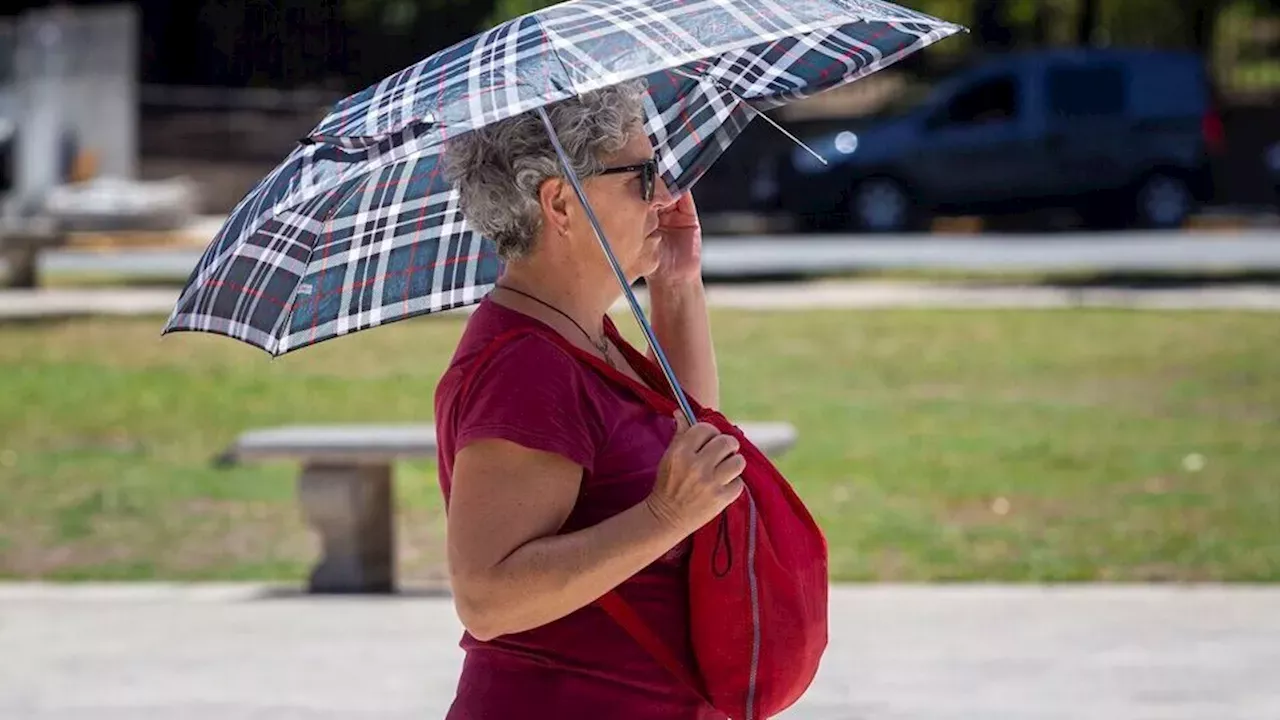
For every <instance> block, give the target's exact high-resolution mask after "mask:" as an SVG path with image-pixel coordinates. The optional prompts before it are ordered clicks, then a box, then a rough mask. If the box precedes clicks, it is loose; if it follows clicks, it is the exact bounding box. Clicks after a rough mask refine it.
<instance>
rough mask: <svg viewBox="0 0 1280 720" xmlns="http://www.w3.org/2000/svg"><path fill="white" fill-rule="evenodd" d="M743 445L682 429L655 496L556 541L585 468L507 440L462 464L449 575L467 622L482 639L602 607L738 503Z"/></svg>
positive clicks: (467, 452) (477, 450)
mask: <svg viewBox="0 0 1280 720" xmlns="http://www.w3.org/2000/svg"><path fill="white" fill-rule="evenodd" d="M737 450H738V445H737V441H736V440H735V439H734V438H733V437H732V436H730V435H721V434H720V433H719V432H718V431H716V429H715V428H714V427H712V426H710V425H705V424H699V425H695V426H694V427H693V428H688V427H686V426H685V425H684V424H683V422H681V423H680V430H679V432H678V434H677V436H676V439H675V440H674V441H673V442H672V444H671V447H670V448H669V449H668V451H667V454H666V456H664V458H663V462H662V467H661V468H660V470H659V477H658V481H657V483H656V485H655V488H654V491H653V493H652V494H651V495H650V496H649V497H648V498H647V499H646V500H645V501H644V502H641V503H638V504H637V505H635V506H634V507H632V508H630V509H628V510H625V511H623V512H621V513H619V514H617V515H615V516H613V517H611V518H609V519H608V520H605V521H604V522H601V523H599V524H597V525H593V526H591V527H589V528H586V529H584V530H580V531H577V532H572V533H566V534H563V535H560V534H557V533H559V531H560V528H561V527H562V526H563V525H564V521H565V519H566V518H568V516H569V512H570V511H571V510H572V508H573V506H574V502H575V501H576V499H577V495H578V487H579V484H580V483H581V478H582V468H581V467H580V466H579V465H577V464H576V463H574V462H572V461H570V460H568V459H566V458H564V457H561V456H559V455H556V454H552V453H547V452H542V451H537V450H531V449H528V448H525V447H523V446H521V445H518V444H516V443H512V442H509V441H506V440H483V441H479V442H476V443H474V444H471V445H468V446H467V447H466V448H464V449H463V450H462V451H461V452H459V453H458V456H457V459H456V460H455V463H454V472H453V484H452V492H451V494H450V500H449V513H448V537H449V541H448V545H449V568H450V577H451V579H452V582H453V590H454V598H455V599H454V602H455V604H456V606H457V610H458V616H459V617H460V618H461V620H462V622H463V625H465V626H466V628H467V630H468V631H469V632H470V633H471V634H472V635H474V636H475V637H476V638H478V639H480V640H489V639H492V638H495V637H498V636H500V635H507V634H511V633H516V632H521V631H524V630H529V629H532V628H535V627H539V626H541V625H545V624H547V623H549V622H552V621H555V620H558V619H560V618H562V617H564V616H566V615H568V614H570V613H572V612H574V611H575V610H578V609H580V608H582V607H585V606H586V605H588V604H590V603H592V602H594V601H595V600H596V599H598V598H599V597H600V596H602V595H604V594H605V593H607V592H609V591H610V590H612V589H613V588H615V587H617V586H618V585H620V584H622V583H623V582H624V581H626V580H627V579H628V578H630V577H631V576H633V575H635V574H636V573H638V572H639V571H641V570H643V569H644V568H645V567H646V566H648V565H649V564H651V563H652V562H654V561H655V560H657V559H658V558H659V557H661V556H662V555H663V554H664V553H666V552H667V551H668V550H670V549H671V548H673V547H675V546H676V545H677V544H679V543H680V542H681V541H682V540H683V539H684V538H686V537H688V536H689V534H691V533H692V532H693V531H694V530H695V529H697V528H698V527H700V526H701V525H703V524H705V523H706V522H707V521H709V520H710V519H711V518H712V517H714V516H715V515H716V514H717V513H719V512H720V511H721V510H722V509H723V508H724V507H725V506H727V505H728V504H729V503H730V502H732V501H733V499H734V498H736V497H737V495H738V493H739V492H740V491H741V489H740V485H741V483H740V481H738V480H736V478H737V476H738V474H739V473H741V471H742V467H743V461H742V458H741V456H739V455H737Z"/></svg>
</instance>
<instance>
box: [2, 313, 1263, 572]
mask: <svg viewBox="0 0 1280 720" xmlns="http://www.w3.org/2000/svg"><path fill="white" fill-rule="evenodd" d="M159 327H160V320H159V319H155V318H153V319H128V320H124V319H120V320H108V319H95V320H83V321H68V322H61V323H44V324H10V325H4V326H0V398H3V401H2V402H0V576H3V577H10V578H52V579H83V578H108V579H134V578H147V579H150V578H163V579H235V578H270V579H280V580H286V581H297V580H300V579H301V578H303V577H305V572H306V570H307V568H308V566H309V563H310V561H311V560H312V558H313V557H314V556H315V553H316V547H315V545H316V543H315V540H314V538H313V537H312V535H311V534H310V533H309V532H308V530H307V529H306V527H305V526H304V525H303V523H302V521H301V519H300V517H299V514H298V510H297V505H296V502H295V494H294V493H295V487H294V478H295V470H296V468H295V467H294V466H293V465H291V464H287V463H280V464H271V465H264V466H245V467H238V468H234V469H215V468H214V467H213V466H212V465H211V460H212V458H213V457H214V456H215V455H216V454H217V453H218V452H220V451H221V450H222V449H223V448H224V447H226V445H227V444H229V443H230V442H231V440H232V439H233V438H234V437H235V435H236V434H237V433H238V432H240V431H242V430H244V429H247V428H251V427H257V426H266V425H274V424H281V423H322V422H397V421H408V422H424V421H430V419H431V417H430V416H431V399H432V390H433V387H434V383H435V381H436V379H437V378H438V376H439V374H440V372H441V370H442V369H443V367H444V364H445V362H446V360H447V358H448V356H449V354H450V353H451V352H452V348H453V345H454V342H455V341H456V338H457V336H458V333H459V332H460V329H461V321H460V320H458V319H456V318H429V319H423V320H417V321H409V322H404V323H399V324H396V325H393V326H390V327H387V328H383V329H379V330H374V331H368V332H364V333H361V334H359V335H356V336H354V337H351V338H345V339H340V340H335V341H331V342H328V343H324V344H321V345H319V346H316V347H314V348H310V349H306V350H303V351H301V352H298V353H296V354H293V355H290V356H286V357H284V358H280V359H276V360H270V359H268V358H267V357H266V356H265V355H264V354H262V353H260V352H259V351H257V350H254V349H251V348H248V347H246V346H243V345H240V344H238V343H236V342H234V341H230V340H226V339H223V338H217V337H212V336H207V335H175V336H169V337H166V338H163V339H161V338H160V337H159V336H158V332H159ZM715 328H716V337H717V344H718V348H719V356H720V361H721V369H722V382H723V395H724V398H725V405H726V410H727V412H728V413H729V414H730V415H731V416H732V417H735V418H736V419H739V420H787V421H790V422H792V423H794V424H795V425H796V426H797V427H798V428H799V430H800V442H799V444H798V445H797V446H796V448H795V449H794V450H793V451H792V452H791V453H790V454H789V455H787V456H786V457H785V458H784V459H783V460H782V461H781V463H780V464H781V467H782V469H783V470H784V472H786V473H787V474H788V476H789V477H790V478H791V479H792V481H793V482H794V483H795V484H796V486H797V488H798V489H799V491H800V493H801V494H802V495H803V496H804V497H805V499H806V500H807V501H808V502H809V503H810V505H811V507H812V508H813V509H814V511H815V513H816V514H817V516H818V517H819V519H820V521H821V522H822V524H823V526H824V527H825V529H826V531H827V533H828V537H829V539H830V543H831V553H832V572H833V575H834V576H835V578H836V579H839V580H899V581H916V580H971V579H993V580H1153V579H1159V580H1275V579H1280V322H1278V321H1277V319H1276V317H1275V316H1274V315H1267V314H1248V313H1168V314H1166V313H1156V312H1111V311H1079V310H1071V311H1027V312H1010V311H999V312H972V311H963V312H961V311H957V312H943V311H884V312H864V311H857V312H853V311H823V312H805V313H777V314H759V313H745V312H729V311H724V312H717V313H716V314H715ZM634 336H635V335H634V334H633V337H634ZM398 479H399V482H398V484H397V491H398V494H399V500H400V503H401V504H400V508H401V518H400V524H399V528H398V532H399V543H400V549H401V550H400V552H401V557H400V565H401V568H402V573H403V576H404V577H405V578H407V579H409V580H414V579H422V578H426V577H430V576H434V575H437V574H438V573H439V572H440V560H441V542H442V527H443V524H442V518H441V513H440V503H439V500H438V489H437V486H436V484H435V476H434V472H433V468H432V466H431V465H430V464H426V463H423V464H414V465H405V466H402V467H401V468H400V469H399V474H398Z"/></svg>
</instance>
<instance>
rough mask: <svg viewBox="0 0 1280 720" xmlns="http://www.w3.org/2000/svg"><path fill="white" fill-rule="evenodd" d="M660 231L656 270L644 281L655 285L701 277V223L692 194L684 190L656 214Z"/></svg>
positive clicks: (677, 282)
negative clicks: (660, 238)
mask: <svg viewBox="0 0 1280 720" xmlns="http://www.w3.org/2000/svg"><path fill="white" fill-rule="evenodd" d="M658 230H660V231H661V232H662V247H661V249H660V251H659V252H660V253H661V259H660V262H659V263H658V269H657V270H655V271H654V272H653V274H651V275H649V276H648V277H647V278H646V280H647V281H648V282H650V283H656V284H662V283H667V284H679V283H684V282H687V281H691V280H700V279H701V278H702V223H701V222H699V220H698V208H697V206H695V205H694V203H693V193H691V192H685V193H683V194H682V195H680V199H679V200H677V201H676V202H675V204H673V205H671V206H670V207H668V208H667V209H666V210H663V211H662V212H660V213H659V214H658Z"/></svg>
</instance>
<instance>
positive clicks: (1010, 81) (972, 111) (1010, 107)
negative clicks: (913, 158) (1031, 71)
mask: <svg viewBox="0 0 1280 720" xmlns="http://www.w3.org/2000/svg"><path fill="white" fill-rule="evenodd" d="M1018 101H1019V98H1018V81H1017V78H1015V77H1014V76H1013V75H1000V76H997V77H993V78H990V79H987V80H983V81H981V82H979V83H977V84H976V85H973V86H972V87H970V88H968V89H966V90H963V91H961V92H960V93H958V94H957V95H956V96H955V97H953V98H952V99H951V101H950V102H948V103H947V104H946V105H944V106H943V107H941V108H939V110H938V112H937V113H936V114H935V115H934V116H933V118H931V120H930V123H929V125H930V126H933V127H939V126H947V125H953V126H954V125H976V124H980V123H989V122H1002V121H1008V120H1012V119H1014V118H1015V117H1017V114H1018V105H1019V102H1018Z"/></svg>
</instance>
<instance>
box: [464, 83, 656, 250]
mask: <svg viewBox="0 0 1280 720" xmlns="http://www.w3.org/2000/svg"><path fill="white" fill-rule="evenodd" d="M646 89H647V88H646V84H645V82H644V81H643V80H633V81H629V82H625V83H621V84H618V85H611V86H609V87H605V88H602V89H600V90H595V91H592V92H590V93H586V94H583V95H579V96H576V97H572V98H568V99H566V100H562V101H560V102H557V103H555V104H553V105H550V106H548V107H547V115H548V116H549V117H550V118H551V125H552V127H554V128H555V129H556V136H557V137H559V138H560V144H561V145H562V146H563V147H564V151H565V154H566V155H568V157H569V162H570V165H572V166H573V169H574V171H575V172H576V173H577V175H578V177H579V178H582V179H586V178H588V177H590V176H592V175H595V174H597V173H599V172H600V171H601V170H602V169H603V167H604V166H603V163H602V162H601V158H602V157H604V156H607V155H609V154H611V153H615V152H618V151H619V150H621V149H622V148H623V147H625V146H626V144H627V141H628V139H629V138H630V137H631V134H632V132H634V131H635V130H636V129H637V127H643V122H644V95H645V92H646ZM443 162H444V167H443V172H444V175H445V177H446V179H448V181H449V182H450V183H452V184H453V185H454V187H456V188H457V189H458V194H459V198H460V202H461V207H462V214H463V216H465V217H466V218H467V222H468V223H469V224H470V225H471V227H472V228H473V229H474V230H476V231H477V232H479V233H481V234H482V235H484V236H486V237H488V238H490V239H491V240H493V241H494V243H495V244H496V245H497V246H498V254H499V255H500V256H501V257H502V258H503V259H504V260H507V261H510V260H516V259H519V258H521V257H524V256H526V255H528V253H529V252H530V251H531V250H533V245H534V241H535V240H536V238H537V237H538V232H539V231H540V230H541V228H542V212H541V209H540V208H539V205H538V188H539V187H541V186H542V183H543V182H544V181H546V180H548V179H550V178H558V177H563V175H564V173H563V171H562V169H561V167H560V161H559V159H558V158H557V156H556V151H555V147H554V146H552V144H551V139H550V138H549V137H548V136H547V130H546V126H544V125H543V124H542V118H540V117H538V115H537V113H536V112H532V111H530V112H525V113H522V114H520V115H516V116H515V117H511V118H507V119H505V120H501V121H498V122H496V123H493V124H490V125H486V126H484V127H482V128H480V129H478V130H472V131H470V132H467V133H464V134H462V135H459V136H458V137H456V138H453V139H452V140H449V141H448V142H447V144H446V146H445V152H444V158H443Z"/></svg>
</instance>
